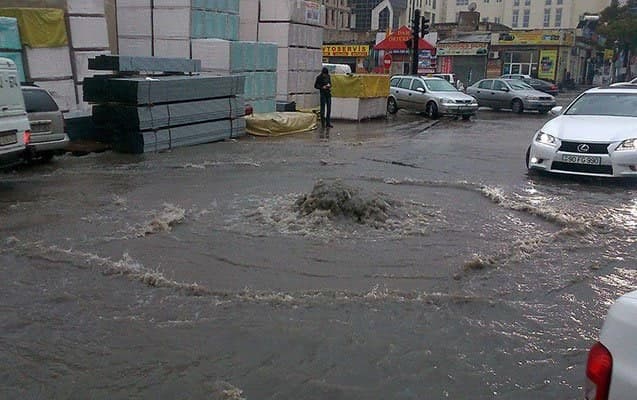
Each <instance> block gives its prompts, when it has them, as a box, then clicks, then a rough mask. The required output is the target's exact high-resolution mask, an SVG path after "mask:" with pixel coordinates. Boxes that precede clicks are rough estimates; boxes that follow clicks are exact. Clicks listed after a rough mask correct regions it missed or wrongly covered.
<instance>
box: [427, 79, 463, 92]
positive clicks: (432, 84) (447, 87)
mask: <svg viewBox="0 0 637 400" xmlns="http://www.w3.org/2000/svg"><path fill="white" fill-rule="evenodd" d="M425 85H427V89H428V90H429V91H432V92H457V91H458V90H457V89H456V88H455V87H453V85H451V84H450V83H449V82H447V81H445V80H444V79H428V80H426V81H425Z"/></svg>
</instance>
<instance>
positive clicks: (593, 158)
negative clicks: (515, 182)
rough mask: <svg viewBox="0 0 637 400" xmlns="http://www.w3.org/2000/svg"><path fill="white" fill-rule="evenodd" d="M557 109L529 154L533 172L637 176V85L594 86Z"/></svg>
mask: <svg viewBox="0 0 637 400" xmlns="http://www.w3.org/2000/svg"><path fill="white" fill-rule="evenodd" d="M551 113H552V114H555V115H558V116H557V117H556V118H553V119H552V120H550V121H549V122H547V123H546V124H545V125H544V126H543V127H542V128H541V129H540V130H539V131H537V132H536V133H535V134H534V135H533V138H532V140H531V145H530V146H529V148H528V150H527V152H526V164H527V167H528V168H529V169H530V170H540V171H548V172H555V173H560V174H572V175H590V176H600V177H637V85H624V86H617V87H610V88H595V89H590V90H587V91H586V92H584V93H582V94H581V95H580V96H578V97H577V98H576V99H575V100H573V102H572V103H571V104H570V105H568V106H567V107H566V108H564V109H562V107H555V108H554V109H553V110H551Z"/></svg>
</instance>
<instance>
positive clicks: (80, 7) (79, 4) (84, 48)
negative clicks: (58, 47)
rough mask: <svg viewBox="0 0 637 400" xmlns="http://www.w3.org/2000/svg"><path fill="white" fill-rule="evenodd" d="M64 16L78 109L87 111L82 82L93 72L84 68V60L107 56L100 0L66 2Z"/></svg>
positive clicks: (88, 107)
mask: <svg viewBox="0 0 637 400" xmlns="http://www.w3.org/2000/svg"><path fill="white" fill-rule="evenodd" d="M66 8H67V14H68V19H69V27H70V31H71V61H72V67H73V72H74V73H73V76H74V78H75V92H76V95H77V99H78V107H77V108H79V109H80V110H89V109H90V106H89V105H88V103H86V102H83V101H82V98H83V95H82V82H84V78H87V77H91V76H93V75H95V74H96V73H102V74H103V73H108V72H107V71H101V72H96V71H92V70H90V69H89V67H88V60H89V59H91V58H94V57H97V56H100V55H107V54H110V53H111V52H110V50H108V48H109V43H108V31H107V27H106V17H105V15H104V0H67V2H66Z"/></svg>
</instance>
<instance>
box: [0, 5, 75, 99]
mask: <svg viewBox="0 0 637 400" xmlns="http://www.w3.org/2000/svg"><path fill="white" fill-rule="evenodd" d="M0 15H2V16H5V17H13V18H16V19H17V20H18V27H19V29H20V40H21V41H22V45H24V58H25V61H26V66H25V71H26V75H27V76H26V80H27V81H32V82H34V83H36V84H37V85H38V86H40V87H42V88H44V89H47V90H48V91H49V92H50V93H51V95H52V96H53V98H54V99H55V101H56V102H57V104H58V106H59V107H60V109H61V110H62V111H68V110H71V109H74V108H75V107H76V106H77V96H76V94H75V85H74V83H73V69H72V67H71V53H70V49H69V40H68V34H67V29H66V22H65V13H64V10H62V9H54V8H3V9H0Z"/></svg>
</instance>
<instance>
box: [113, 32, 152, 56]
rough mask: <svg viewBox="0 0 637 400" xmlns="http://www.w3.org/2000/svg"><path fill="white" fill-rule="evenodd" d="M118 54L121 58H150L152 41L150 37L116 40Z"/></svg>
mask: <svg viewBox="0 0 637 400" xmlns="http://www.w3.org/2000/svg"><path fill="white" fill-rule="evenodd" d="M118 41H119V45H118V54H120V55H123V56H138V57H150V56H152V54H153V50H152V48H153V40H152V39H151V37H150V36H145V37H123V36H120V37H119V38H118Z"/></svg>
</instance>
